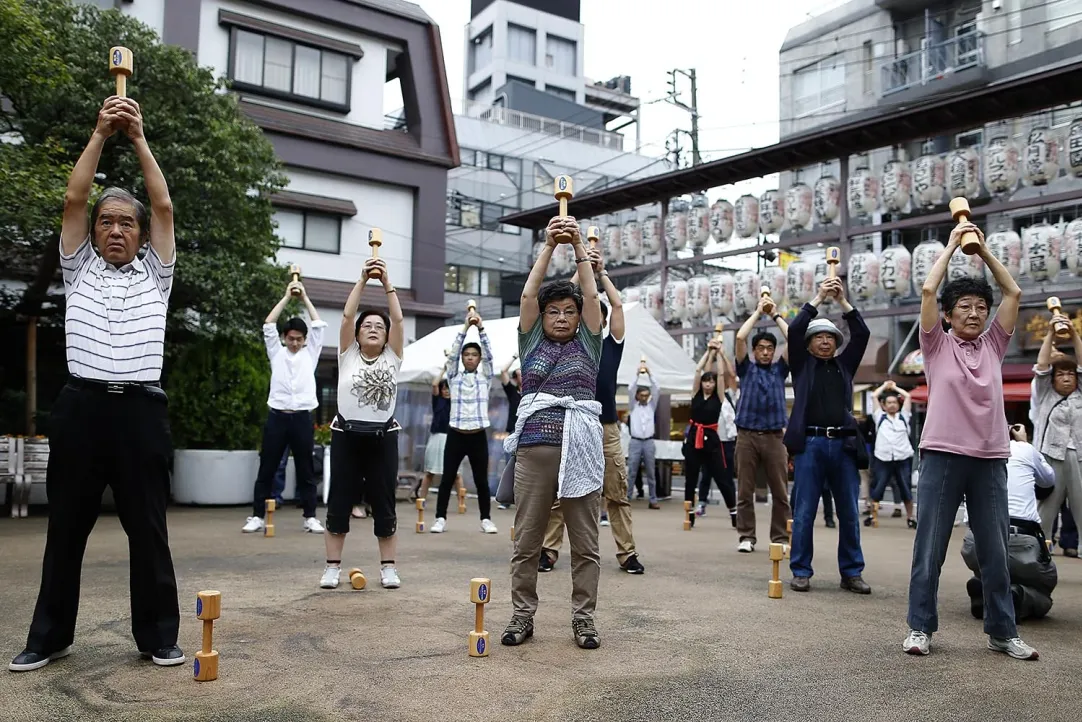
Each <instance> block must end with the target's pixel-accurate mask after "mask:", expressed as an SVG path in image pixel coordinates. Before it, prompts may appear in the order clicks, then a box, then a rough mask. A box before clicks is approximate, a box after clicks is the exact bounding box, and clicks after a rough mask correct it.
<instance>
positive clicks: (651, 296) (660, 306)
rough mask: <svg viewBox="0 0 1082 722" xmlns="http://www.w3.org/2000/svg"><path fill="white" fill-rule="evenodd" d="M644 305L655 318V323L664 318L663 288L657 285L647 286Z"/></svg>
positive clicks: (644, 290)
mask: <svg viewBox="0 0 1082 722" xmlns="http://www.w3.org/2000/svg"><path fill="white" fill-rule="evenodd" d="M642 293H643V297H642V298H643V305H644V306H646V310H647V311H649V313H650V315H651V316H653V317H654V320H655V321H660V320H661V319H662V318H664V309H665V304H664V296H662V294H661V286H660V285H658V284H656V283H651V284H649V285H647V286H643V291H642Z"/></svg>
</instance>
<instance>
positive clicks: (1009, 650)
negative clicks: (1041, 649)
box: [988, 637, 1040, 661]
mask: <svg viewBox="0 0 1082 722" xmlns="http://www.w3.org/2000/svg"><path fill="white" fill-rule="evenodd" d="M988 649H990V650H992V651H993V652H1003V653H1004V654H1006V655H1009V656H1011V657H1014V658H1015V659H1026V660H1032V661H1037V660H1038V659H1040V655H1039V654H1037V650H1036V649H1034V648H1033V647H1031V646H1029V645H1028V644H1026V643H1025V642H1023V641H1022V640H1021V638H1019V637H1011V638H1010V639H1001V638H999V637H988Z"/></svg>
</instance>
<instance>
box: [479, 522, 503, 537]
mask: <svg viewBox="0 0 1082 722" xmlns="http://www.w3.org/2000/svg"><path fill="white" fill-rule="evenodd" d="M481 531H483V532H484V533H485V534H495V533H496V532H498V531H499V529H497V528H496V525H495V524H493V523H492V520H491V519H482V520H481Z"/></svg>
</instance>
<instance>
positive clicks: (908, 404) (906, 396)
mask: <svg viewBox="0 0 1082 722" xmlns="http://www.w3.org/2000/svg"><path fill="white" fill-rule="evenodd" d="M890 383H891V388H892V389H894V390H895V391H897V392H898V394H899V395H900V396H901V397H902V413H903V414H912V413H913V398H912V395H911V394H910V393H909V392H908V391H906V390H905V389H903V388H900V387H898V386H895V385H894V382H893V381H891V382H890Z"/></svg>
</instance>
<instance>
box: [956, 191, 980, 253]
mask: <svg viewBox="0 0 1082 722" xmlns="http://www.w3.org/2000/svg"><path fill="white" fill-rule="evenodd" d="M950 210H951V217H952V218H954V220H956V221H958V223H960V224H961V223H965V222H966V221H968V220H969V199H968V198H966V197H965V196H958V197H957V198H951V202H950ZM958 248H959V249H961V251H962V253H964V254H966V255H967V256H972V255H973V254H974V253H976V252H977V251H979V250H981V239H980V237H978V236H977V234H976V233H974V232H973V231H966V233H964V234H963V235H962V240H961V242H959V244H958Z"/></svg>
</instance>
